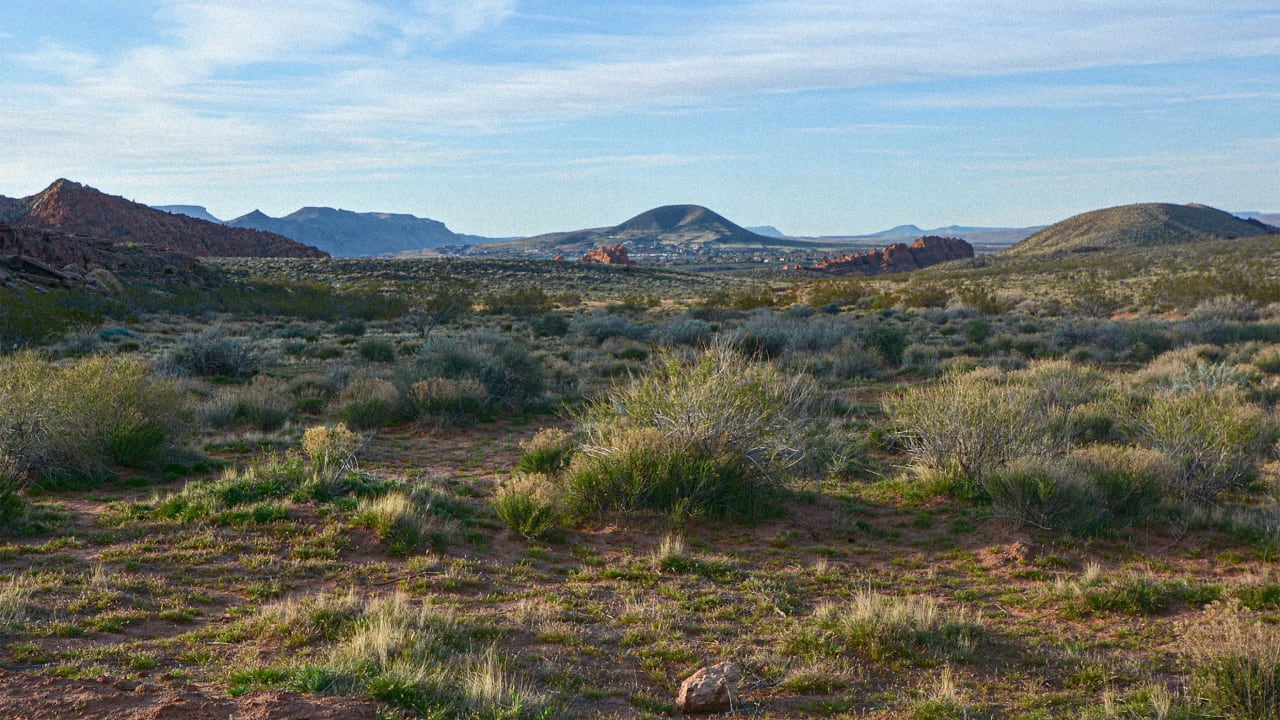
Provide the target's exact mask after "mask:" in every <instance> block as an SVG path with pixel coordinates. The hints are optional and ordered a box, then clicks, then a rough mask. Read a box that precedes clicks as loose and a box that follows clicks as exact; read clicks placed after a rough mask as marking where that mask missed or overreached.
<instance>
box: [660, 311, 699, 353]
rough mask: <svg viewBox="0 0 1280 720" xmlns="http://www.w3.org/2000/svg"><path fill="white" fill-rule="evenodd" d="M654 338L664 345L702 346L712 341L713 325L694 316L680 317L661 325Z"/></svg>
mask: <svg viewBox="0 0 1280 720" xmlns="http://www.w3.org/2000/svg"><path fill="white" fill-rule="evenodd" d="M654 336H655V337H654V340H656V341H657V342H659V343H661V344H663V345H672V346H674V345H689V346H692V347H702V346H704V345H706V344H707V343H709V342H711V337H712V330H711V325H709V324H707V323H706V322H704V321H702V320H698V319H697V318H692V317H687V316H686V317H680V318H677V319H675V320H672V321H671V322H669V323H667V324H665V325H662V326H660V327H659V328H658V329H657V331H656V332H655V333H654Z"/></svg>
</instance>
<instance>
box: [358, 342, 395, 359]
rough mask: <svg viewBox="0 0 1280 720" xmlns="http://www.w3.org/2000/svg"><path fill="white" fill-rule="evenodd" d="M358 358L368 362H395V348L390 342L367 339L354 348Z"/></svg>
mask: <svg viewBox="0 0 1280 720" xmlns="http://www.w3.org/2000/svg"><path fill="white" fill-rule="evenodd" d="M356 352H357V353H359V355H360V357H361V358H363V359H364V360H367V361H369V362H384V363H386V362H395V360H396V346H395V345H394V344H392V343H391V341H390V340H384V339H382V338H369V339H367V340H362V341H361V342H360V345H359V346H357V347H356Z"/></svg>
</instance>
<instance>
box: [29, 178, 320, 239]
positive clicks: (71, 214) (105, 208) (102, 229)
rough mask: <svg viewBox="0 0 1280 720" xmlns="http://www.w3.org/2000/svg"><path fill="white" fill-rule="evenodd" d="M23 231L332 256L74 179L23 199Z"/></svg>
mask: <svg viewBox="0 0 1280 720" xmlns="http://www.w3.org/2000/svg"><path fill="white" fill-rule="evenodd" d="M18 202H19V203H21V207H20V208H19V209H18V211H17V212H18V213H20V217H17V218H14V219H13V220H11V222H12V224H13V225H14V226H15V227H17V228H19V229H35V230H50V231H56V232H61V233H66V234H69V235H84V236H87V237H93V238H101V239H103V240H110V241H114V242H117V243H125V242H131V243H137V244H139V245H149V246H152V247H156V248H161V249H164V250H175V251H178V252H182V253H186V254H188V255H195V256H197V257H204V256H214V257H301V258H317V257H328V256H329V254H328V253H326V252H324V251H322V250H317V249H316V248H313V247H311V246H310V245H303V244H302V243H299V242H295V241H293V240H290V239H289V238H287V237H284V236H283V235H277V234H275V233H269V232H262V231H259V230H249V229H245V228H233V227H227V226H225V225H219V224H217V223H211V222H206V221H204V220H197V219H196V218H192V217H187V216H186V215H173V214H170V213H167V212H164V211H162V210H156V209H154V208H150V207H147V206H146V205H143V204H141V203H136V202H132V201H130V200H126V199H124V198H122V197H118V196H115V195H108V194H106V193H103V192H100V191H98V190H95V189H94V188H91V187H88V186H86V185H81V184H80V183H75V182H71V181H70V180H65V179H62V180H57V181H55V182H54V183H53V184H52V185H50V186H49V187H47V188H45V189H44V190H42V191H41V192H39V193H38V194H36V195H32V196H31V197H26V198H22V199H21V200H19V201H18Z"/></svg>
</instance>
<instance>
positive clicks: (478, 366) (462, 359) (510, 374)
mask: <svg viewBox="0 0 1280 720" xmlns="http://www.w3.org/2000/svg"><path fill="white" fill-rule="evenodd" d="M402 375H403V376H404V377H405V379H406V380H407V382H408V384H409V385H410V386H412V385H413V383H415V382H417V381H419V380H422V379H426V378H432V377H435V378H446V379H450V380H460V381H463V380H472V381H475V382H479V383H480V384H481V385H483V386H484V390H485V393H486V394H487V396H486V397H485V398H484V401H485V406H486V407H494V408H498V409H500V410H504V411H507V412H515V411H519V410H522V409H524V408H525V407H527V406H529V405H530V404H531V403H533V402H535V401H537V400H538V399H539V398H541V397H542V394H543V393H544V392H545V391H546V380H545V378H544V375H543V369H542V363H541V362H540V361H539V360H538V358H537V357H535V356H534V355H533V353H531V352H530V351H529V349H528V348H527V347H525V346H524V345H521V344H519V343H516V342H513V341H511V340H510V339H508V338H505V337H502V336H497V335H489V334H482V333H473V334H472V335H469V336H467V337H464V338H462V339H460V340H458V339H453V338H433V339H431V340H429V341H428V342H427V344H426V345H424V346H423V347H422V348H421V349H419V351H418V352H417V355H416V359H415V360H414V362H413V363H412V364H411V365H410V366H408V367H406V368H403V369H402Z"/></svg>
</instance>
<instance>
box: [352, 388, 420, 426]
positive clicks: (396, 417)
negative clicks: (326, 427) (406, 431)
mask: <svg viewBox="0 0 1280 720" xmlns="http://www.w3.org/2000/svg"><path fill="white" fill-rule="evenodd" d="M335 403H336V414H337V416H338V417H340V418H341V419H342V420H343V422H345V423H346V424H347V425H348V426H350V427H352V428H355V429H357V430H365V429H368V428H380V427H388V426H391V425H398V424H400V423H402V422H405V421H406V420H409V419H411V418H412V417H413V411H412V408H411V407H410V406H409V405H408V403H407V402H406V401H405V400H404V398H402V397H401V395H400V391H399V389H397V388H396V386H395V383H393V382H391V381H390V380H384V379H381V378H366V379H364V380H357V381H355V382H353V383H351V384H350V385H348V386H347V387H346V388H345V389H343V391H342V392H341V393H339V394H338V397H337V399H336V400H335Z"/></svg>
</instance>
